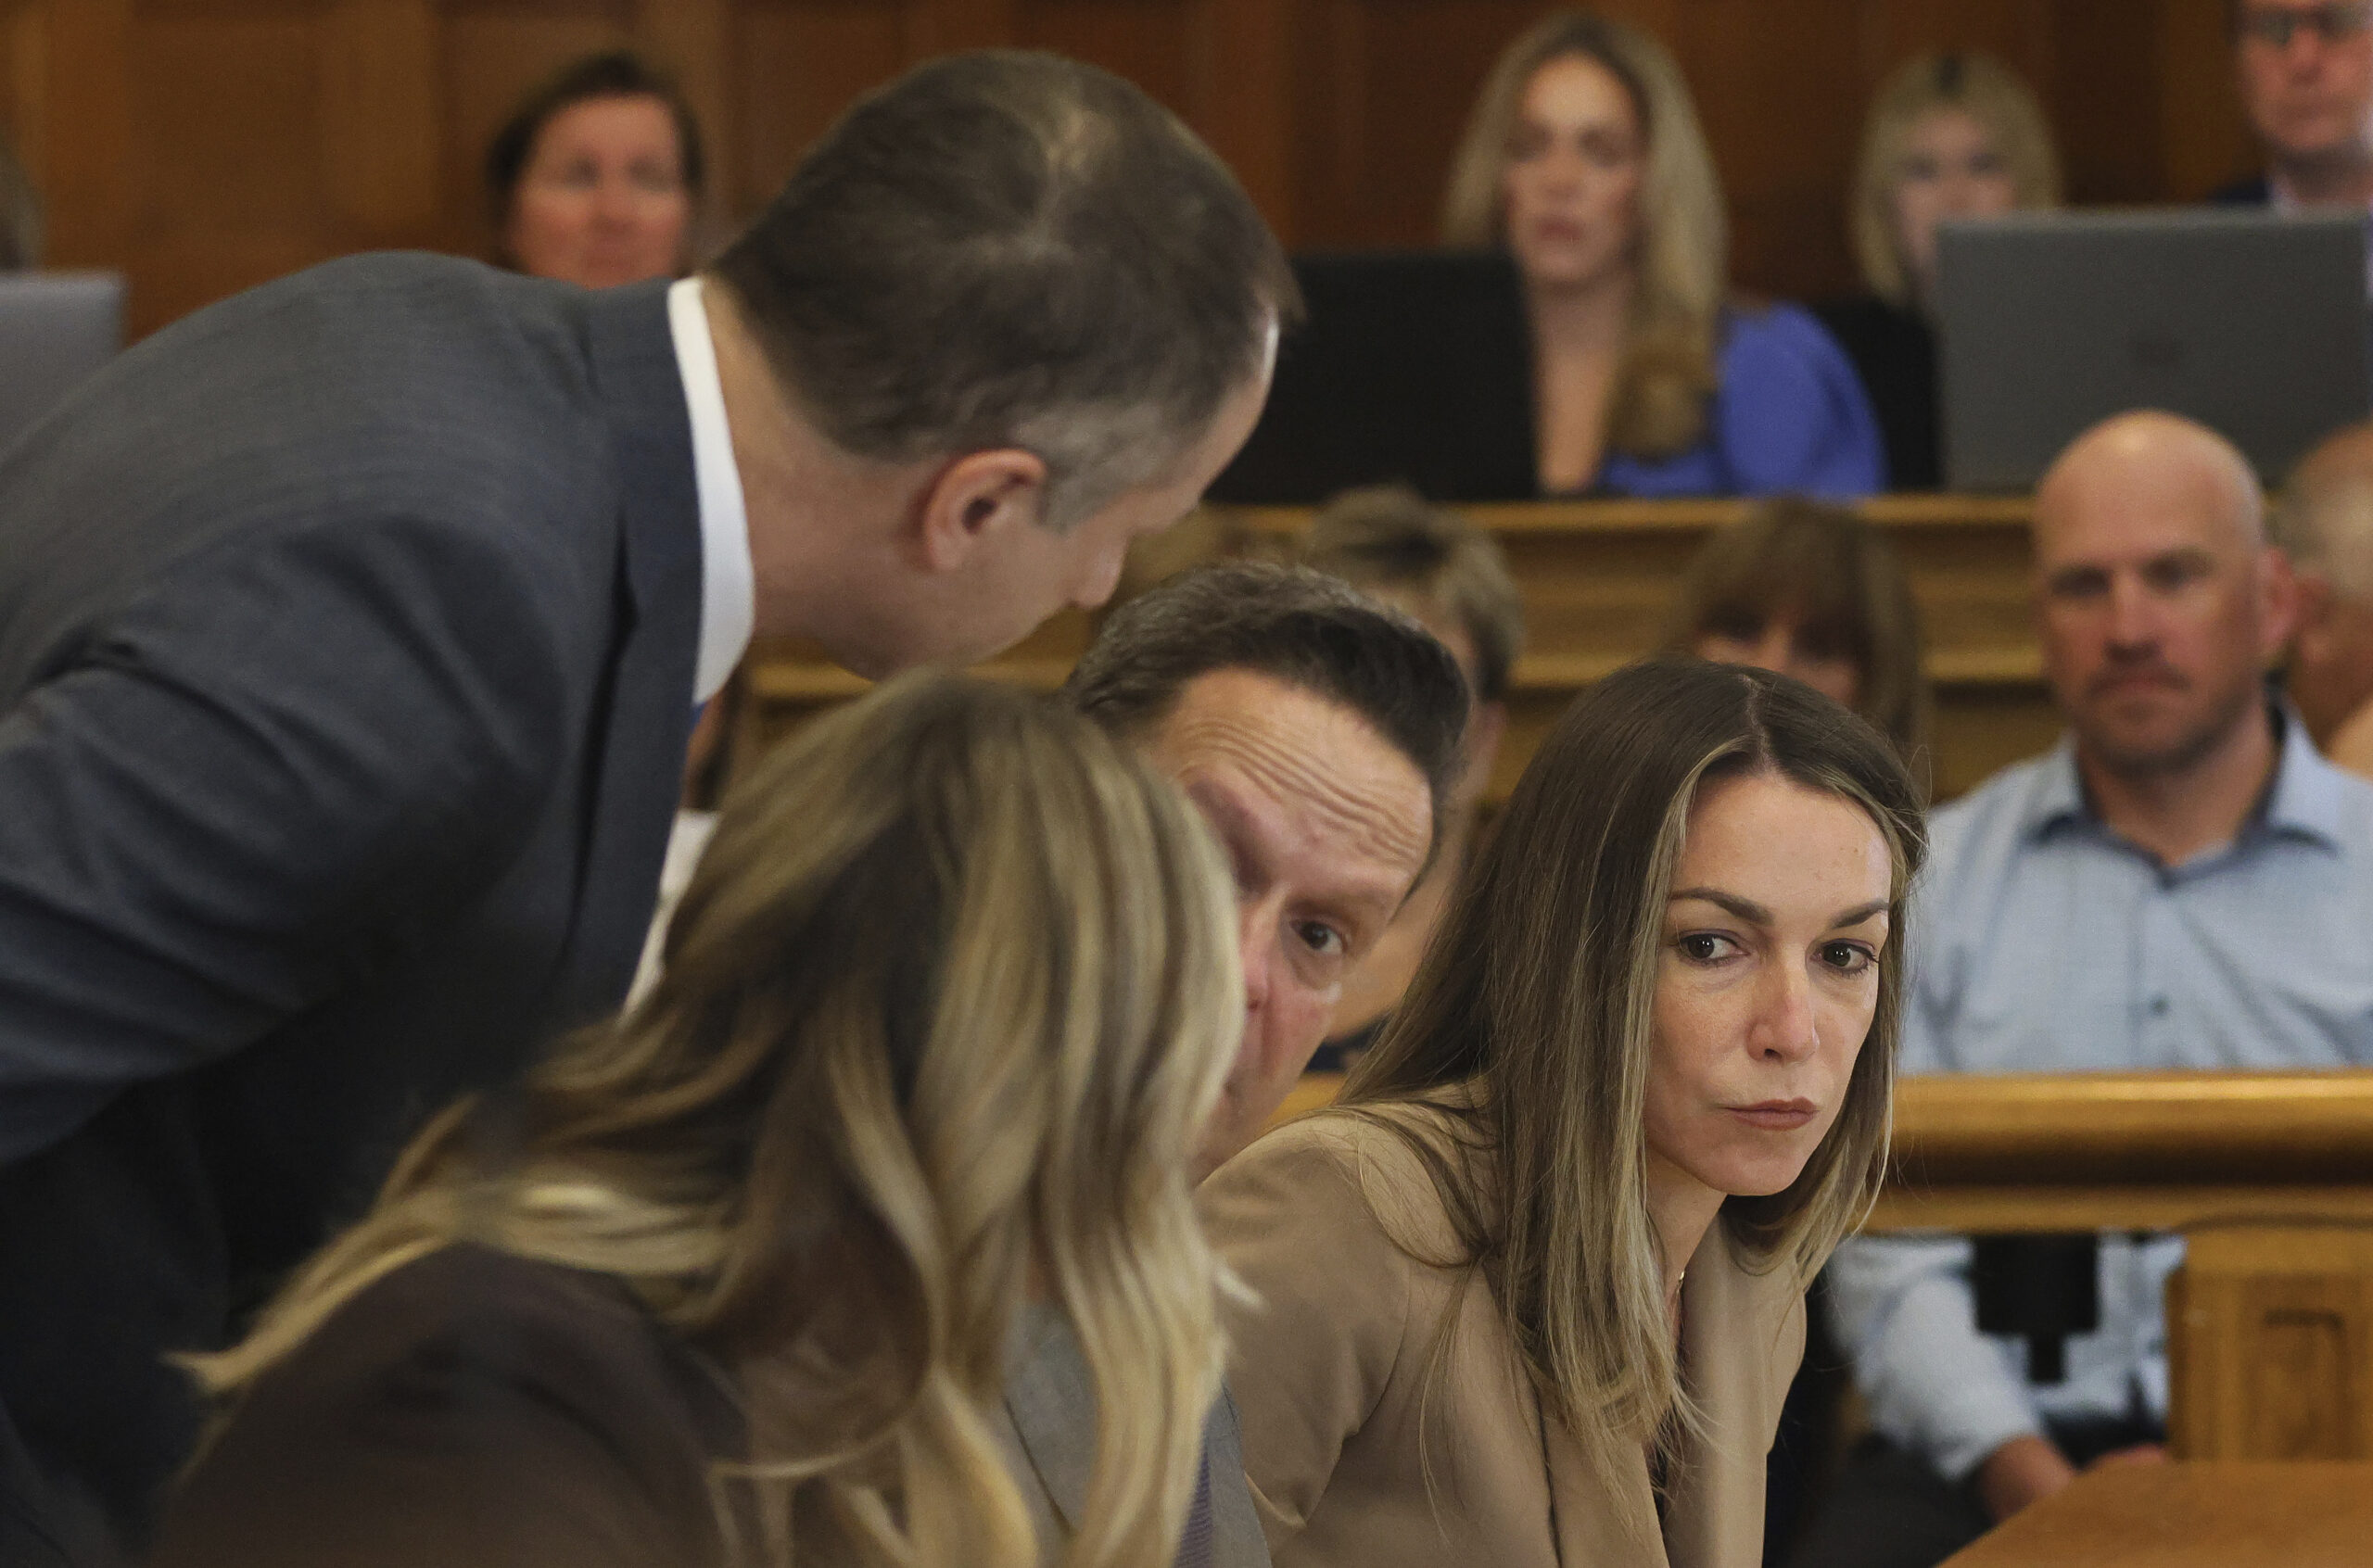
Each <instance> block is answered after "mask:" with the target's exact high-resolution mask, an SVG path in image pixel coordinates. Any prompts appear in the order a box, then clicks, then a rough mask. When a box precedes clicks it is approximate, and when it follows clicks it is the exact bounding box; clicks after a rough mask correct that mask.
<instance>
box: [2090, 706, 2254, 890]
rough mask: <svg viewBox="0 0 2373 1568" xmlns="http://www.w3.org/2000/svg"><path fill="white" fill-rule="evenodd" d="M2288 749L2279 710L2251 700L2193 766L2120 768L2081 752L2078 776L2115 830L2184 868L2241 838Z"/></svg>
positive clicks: (2160, 858) (2165, 863)
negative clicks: (2282, 742)
mask: <svg viewBox="0 0 2373 1568" xmlns="http://www.w3.org/2000/svg"><path fill="white" fill-rule="evenodd" d="M2279 760H2280V754H2279V752H2278V750H2277V749H2276V746H2275V740H2274V719H2273V715H2272V714H2271V713H2270V712H2269V711H2268V710H2267V709H2266V708H2265V706H2264V705H2263V704H2260V703H2252V704H2251V706H2250V708H2249V710H2248V712H2247V713H2246V714H2244V716H2243V717H2242V719H2241V720H2240V723H2238V724H2236V725H2234V727H2233V728H2232V730H2231V732H2230V733H2229V734H2227V735H2226V736H2224V737H2222V738H2221V739H2220V740H2218V741H2217V742H2216V744H2215V745H2214V747H2213V748H2211V749H2210V750H2209V751H2208V752H2206V753H2205V754H2203V755H2202V757H2201V758H2200V759H2199V760H2198V761H2196V762H2194V763H2193V764H2191V765H2189V767H2186V768H2182V769H2179V770H2172V771H2166V772H2138V773H2126V772H2120V771H2116V770H2113V769H2112V768H2109V767H2107V766H2105V765H2102V764H2101V763H2100V761H2099V760H2098V759H2096V758H2094V757H2091V756H2089V755H2087V753H2086V752H2085V750H2084V748H2083V747H2082V746H2081V745H2080V746H2079V747H2078V748H2077V752H2076V767H2077V773H2078V776H2079V777H2080V778H2082V779H2083V780H2084V784H2085V792H2086V795H2087V798H2088V799H2089V800H2090V801H2091V803H2092V807H2093V810H2094V812H2095V813H2096V814H2097V815H2099V816H2100V819H2101V821H2102V823H2103V824H2104V825H2105V826H2107V827H2108V828H2109V829H2110V831H2112V832H2113V833H2115V834H2116V835H2117V836H2118V837H2119V838H2121V839H2124V840H2125V841H2126V842H2127V843H2130V844H2132V845H2134V847H2135V848H2137V849H2139V850H2142V851H2144V852H2146V853H2147V854H2151V855H2153V856H2155V857H2156V858H2157V859H2158V861H2159V862H2160V864H2161V865H2163V866H2180V865H2182V864H2183V863H2184V862H2185V861H2188V860H2189V859H2191V858H2192V857H2193V856H2194V855H2197V854H2200V853H2202V851H2204V850H2210V849H2214V848H2215V847H2216V846H2218V845H2220V844H2227V843H2230V842H2232V841H2233V840H2234V839H2235V838H2237V837H2239V836H2240V831H2241V829H2242V828H2243V827H2244V826H2246V825H2247V824H2248V822H2249V820H2250V814H2251V813H2252V812H2253V811H2255V810H2256V809H2257V804H2258V802H2259V800H2260V799H2261V798H2262V797H2263V796H2264V795H2265V788H2266V783H2267V781H2268V780H2269V779H2271V778H2273V777H2274V770H2275V765H2276V764H2277V763H2278V761H2279Z"/></svg>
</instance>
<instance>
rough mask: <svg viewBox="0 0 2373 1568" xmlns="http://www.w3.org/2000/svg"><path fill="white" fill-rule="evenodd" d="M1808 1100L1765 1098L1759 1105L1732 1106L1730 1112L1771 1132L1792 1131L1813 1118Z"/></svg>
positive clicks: (1811, 1105) (1747, 1122)
mask: <svg viewBox="0 0 2373 1568" xmlns="http://www.w3.org/2000/svg"><path fill="white" fill-rule="evenodd" d="M1815 1108H1816V1107H1815V1106H1814V1105H1813V1103H1812V1102H1811V1101H1810V1100H1766V1101H1764V1102H1762V1103H1761V1104H1759V1105H1753V1106H1731V1107H1730V1112H1731V1114H1732V1116H1734V1117H1737V1118H1738V1119H1740V1120H1741V1121H1744V1122H1745V1123H1746V1124H1747V1125H1748V1126H1750V1127H1760V1128H1762V1129H1764V1130H1765V1131H1767V1132H1795V1131H1796V1129H1797V1128H1799V1127H1802V1126H1804V1125H1805V1123H1807V1122H1808V1121H1810V1120H1811V1119H1813V1114H1814V1110H1815Z"/></svg>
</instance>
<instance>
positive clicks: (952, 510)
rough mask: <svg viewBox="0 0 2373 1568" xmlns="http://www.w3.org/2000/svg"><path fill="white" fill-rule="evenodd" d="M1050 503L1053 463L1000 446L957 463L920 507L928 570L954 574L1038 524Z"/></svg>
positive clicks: (919, 535) (941, 475)
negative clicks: (1049, 470) (1004, 539)
mask: <svg viewBox="0 0 2373 1568" xmlns="http://www.w3.org/2000/svg"><path fill="white" fill-rule="evenodd" d="M1046 499H1047V460H1046V459H1044V458H1042V457H1040V456H1039V455H1038V454H1037V453H1036V452H1030V451H1024V450H1022V449H1021V448H1019V447H996V448H992V449H989V450H987V451H980V452H967V453H965V454H964V455H963V456H962V457H959V458H956V459H953V460H951V461H950V462H947V464H946V465H945V466H944V467H942V468H941V469H940V470H939V472H938V474H935V475H934V476H933V479H932V481H931V483H930V485H929V486H928V487H925V489H924V490H923V493H922V497H921V499H920V502H919V504H918V506H917V508H916V514H915V517H916V521H915V526H916V529H917V543H918V544H919V546H920V554H921V558H922V563H923V565H924V566H925V567H926V568H928V569H929V570H931V571H933V572H954V571H957V570H959V569H961V568H962V567H963V565H964V564H965V563H967V562H969V561H971V559H972V558H973V556H974V555H975V554H976V553H978V552H979V551H980V550H982V548H983V546H989V545H994V544H995V543H996V540H997V539H998V538H1000V537H1008V536H1010V535H1011V534H1012V532H1013V531H1014V530H1015V529H1017V528H1034V527H1036V526H1037V525H1038V521H1039V517H1040V515H1041V514H1042V512H1043V509H1044V507H1045V504H1046Z"/></svg>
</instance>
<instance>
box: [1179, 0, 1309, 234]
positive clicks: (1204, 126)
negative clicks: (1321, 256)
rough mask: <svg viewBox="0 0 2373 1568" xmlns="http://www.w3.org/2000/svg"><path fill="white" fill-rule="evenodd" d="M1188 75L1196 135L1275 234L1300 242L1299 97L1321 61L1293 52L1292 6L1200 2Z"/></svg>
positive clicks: (1281, 1)
mask: <svg viewBox="0 0 2373 1568" xmlns="http://www.w3.org/2000/svg"><path fill="white" fill-rule="evenodd" d="M1197 9H1198V10H1199V12H1200V13H1201V22H1200V25H1199V29H1198V31H1197V32H1196V35H1195V52H1194V57H1193V70H1192V74H1191V76H1190V79H1189V80H1190V94H1189V95H1190V98H1191V101H1192V102H1193V105H1194V113H1193V115H1192V116H1191V119H1192V120H1193V123H1194V125H1195V129H1196V130H1197V131H1199V132H1200V133H1202V135H1203V137H1204V139H1205V140H1207V141H1209V142H1210V143H1211V145H1212V151H1214V152H1216V153H1218V154H1219V155H1220V157H1221V158H1225V159H1226V160H1227V164H1228V167H1229V168H1231V169H1233V170H1235V171H1236V177H1237V179H1238V180H1240V181H1242V182H1243V184H1244V189H1245V193H1246V194H1247V195H1248V196H1251V198H1252V200H1253V204H1254V205H1255V206H1257V207H1259V208H1260V209H1261V211H1262V213H1263V216H1265V217H1266V218H1267V219H1268V220H1269V224H1270V227H1271V228H1273V229H1275V231H1276V232H1277V234H1279V235H1281V236H1283V237H1284V239H1285V242H1286V243H1287V244H1288V245H1292V244H1294V243H1295V236H1296V235H1297V234H1298V233H1299V231H1300V226H1301V213H1300V212H1299V211H1298V210H1297V208H1296V205H1295V192H1294V165H1293V154H1292V147H1293V137H1294V127H1295V121H1296V109H1297V98H1298V97H1299V95H1300V94H1301V90H1302V82H1304V81H1305V80H1306V79H1307V77H1308V76H1309V75H1311V74H1313V70H1312V68H1313V67H1314V66H1316V65H1317V64H1318V62H1315V61H1310V60H1306V59H1303V58H1301V57H1299V56H1297V55H1296V53H1295V31H1294V26H1293V16H1292V11H1293V6H1292V5H1291V4H1290V0H1198V5H1197Z"/></svg>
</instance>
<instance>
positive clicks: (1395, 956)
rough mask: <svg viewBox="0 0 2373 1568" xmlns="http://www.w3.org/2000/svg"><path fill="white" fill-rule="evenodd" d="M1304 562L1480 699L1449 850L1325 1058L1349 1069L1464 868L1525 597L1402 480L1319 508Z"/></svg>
mask: <svg viewBox="0 0 2373 1568" xmlns="http://www.w3.org/2000/svg"><path fill="white" fill-rule="evenodd" d="M1301 559H1302V561H1303V563H1305V564H1307V565H1310V566H1313V567H1314V568H1316V569H1317V570H1319V571H1321V572H1325V573H1326V574H1327V575H1329V576H1334V577H1340V578H1341V579H1343V581H1345V582H1347V583H1349V584H1351V586H1352V587H1353V588H1358V589H1359V590H1360V591H1361V592H1363V593H1364V594H1367V595H1368V596H1370V597H1371V598H1374V599H1377V600H1381V601H1383V602H1385V603H1387V604H1390V605H1391V606H1393V607H1394V608H1395V609H1397V610H1402V611H1405V612H1406V613H1409V614H1411V615H1413V616H1415V617H1416V620H1417V624H1418V625H1420V626H1424V627H1425V628H1426V629H1427V630H1428V631H1429V632H1432V633H1433V634H1434V635H1435V636H1436V637H1438V638H1440V639H1441V642H1442V646H1443V647H1445V648H1448V649H1449V650H1450V651H1451V653H1452V655H1453V657H1455V658H1456V659H1457V660H1458V667H1459V669H1460V671H1461V672H1462V673H1464V674H1465V675H1466V686H1467V690H1468V691H1469V692H1470V693H1472V695H1473V697H1474V702H1473V704H1472V706H1471V708H1470V709H1469V711H1468V714H1467V718H1466V737H1465V739H1464V740H1462V741H1461V742H1460V762H1459V778H1458V783H1457V786H1456V788H1455V789H1453V790H1452V792H1451V798H1450V800H1449V801H1448V802H1447V803H1445V805H1444V807H1443V813H1442V818H1441V823H1440V829H1439V835H1440V840H1441V848H1440V852H1439V853H1438V854H1436V856H1435V858H1434V864H1433V866H1432V868H1431V869H1429V870H1428V872H1427V873H1426V875H1425V878H1424V879H1422V880H1421V881H1420V882H1419V883H1418V884H1417V888H1416V891H1414V892H1412V893H1411V894H1410V895H1409V902H1408V904H1406V905H1404V906H1403V907H1402V911H1401V913H1400V915H1399V916H1398V917H1396V918H1395V919H1394V920H1393V922H1392V928H1391V929H1390V930H1388V931H1386V932H1385V934H1384V938H1383V940H1382V941H1380V942H1377V945H1376V948H1375V950H1374V951H1372V952H1371V953H1369V955H1367V957H1366V958H1365V959H1364V960H1363V961H1362V962H1361V963H1360V965H1359V967H1357V968H1356V969H1355V970H1354V971H1353V972H1352V974H1351V978H1350V979H1349V980H1346V981H1345V982H1344V986H1343V998H1342V1001H1341V1002H1340V1004H1339V1005H1337V1007H1336V1009H1335V1019H1334V1022H1333V1024H1332V1025H1331V1026H1330V1027H1329V1029H1328V1030H1327V1041H1326V1045H1325V1047H1324V1048H1322V1050H1321V1051H1320V1053H1319V1055H1320V1056H1321V1057H1322V1058H1324V1062H1323V1064H1322V1065H1325V1066H1328V1067H1331V1068H1347V1067H1349V1066H1350V1065H1351V1063H1352V1062H1354V1061H1356V1060H1357V1059H1358V1058H1359V1056H1360V1053H1361V1052H1363V1051H1364V1050H1365V1049H1367V1047H1368V1046H1369V1044H1371V1043H1373V1042H1374V1041H1375V1039H1376V1037H1377V1034H1378V1033H1379V1032H1380V1031H1382V1030H1383V1028H1384V1023H1385V1019H1386V1018H1388V1017H1389V1016H1390V1013H1391V1011H1392V1009H1393V1007H1395V1006H1396V1005H1399V1003H1400V1001H1401V993H1402V992H1404V991H1406V990H1407V989H1408V988H1409V981H1410V979H1411V977H1412V976H1414V975H1415V973H1416V972H1417V960H1418V959H1420V958H1422V957H1423V956H1425V952H1426V944H1427V943H1428V942H1430V941H1432V940H1433V934H1434V928H1435V927H1436V926H1437V925H1439V924H1440V921H1441V917H1442V912H1443V910H1444V909H1446V908H1447V907H1448V906H1449V903H1450V891H1451V889H1452V887H1453V885H1455V883H1456V882H1457V880H1458V874H1459V872H1460V870H1461V869H1462V868H1463V867H1464V866H1466V854H1467V850H1468V847H1469V845H1470V843H1471V841H1472V840H1473V838H1474V834H1475V825H1476V819H1477V816H1478V813H1479V812H1480V810H1481V808H1482V803H1483V791H1484V790H1486V789H1488V788H1489V787H1490V785H1491V772H1492V769H1493V768H1494V767H1495V766H1496V765H1498V762H1499V757H1500V740H1501V738H1502V737H1503V736H1504V735H1505V734H1506V733H1507V727H1508V703H1507V696H1508V682H1509V680H1510V678H1511V677H1512V676H1513V675H1514V672H1515V669H1516V654H1517V652H1518V651H1520V650H1521V649H1522V648H1523V647H1524V635H1525V628H1524V601H1523V599H1522V597H1521V596H1520V595H1519V594H1518V593H1517V591H1516V578H1515V576H1514V575H1512V574H1510V572H1509V571H1508V560H1507V556H1506V555H1505V554H1504V552H1503V551H1502V550H1501V549H1500V545H1499V541H1498V540H1496V539H1494V538H1492V537H1491V535H1490V534H1487V533H1485V532H1484V531H1483V530H1481V529H1480V528H1478V527H1476V526H1475V525H1473V524H1471V523H1469V522H1467V520H1466V518H1464V517H1462V516H1460V515H1459V514H1458V513H1457V512H1453V511H1451V510H1450V509H1448V508H1447V507H1440V506H1436V505H1434V504H1433V503H1432V502H1431V501H1428V500H1427V499H1425V498H1424V497H1423V496H1420V495H1419V494H1417V492H1416V491H1415V490H1413V489H1411V488H1409V487H1407V486H1405V485H1376V486H1370V487H1366V488H1364V489H1357V490H1347V491H1345V492H1344V493H1343V494H1341V495H1339V496H1337V497H1336V498H1335V499H1333V500H1330V501H1328V502H1327V503H1326V505H1325V506H1324V507H1322V508H1320V509H1319V512H1318V515H1317V516H1316V517H1314V518H1313V519H1312V520H1311V525H1310V533H1309V534H1308V535H1307V536H1306V537H1304V538H1303V540H1302V544H1301Z"/></svg>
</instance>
